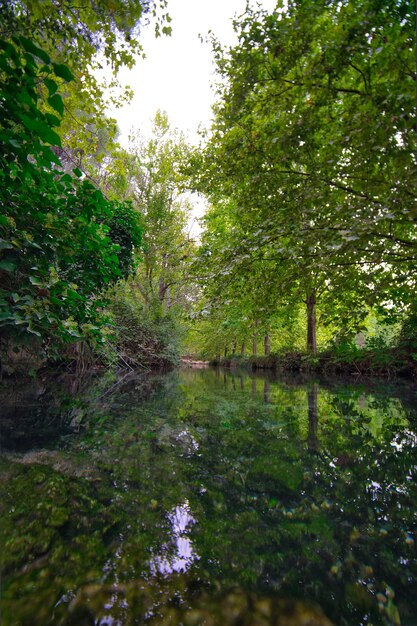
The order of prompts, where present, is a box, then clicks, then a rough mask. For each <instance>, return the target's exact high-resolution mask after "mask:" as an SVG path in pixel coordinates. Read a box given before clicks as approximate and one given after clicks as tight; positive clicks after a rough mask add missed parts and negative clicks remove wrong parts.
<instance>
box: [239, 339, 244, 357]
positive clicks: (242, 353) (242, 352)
mask: <svg viewBox="0 0 417 626" xmlns="http://www.w3.org/2000/svg"><path fill="white" fill-rule="evenodd" d="M240 354H241V355H242V356H243V355H244V354H245V342H244V341H242V347H241V348H240Z"/></svg>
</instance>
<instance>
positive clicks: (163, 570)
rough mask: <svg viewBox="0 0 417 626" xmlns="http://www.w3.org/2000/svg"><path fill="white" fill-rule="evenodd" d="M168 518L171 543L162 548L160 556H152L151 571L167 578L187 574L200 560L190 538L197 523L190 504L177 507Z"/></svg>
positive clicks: (185, 503) (159, 550)
mask: <svg viewBox="0 0 417 626" xmlns="http://www.w3.org/2000/svg"><path fill="white" fill-rule="evenodd" d="M167 517H168V519H169V521H170V524H171V533H170V542H169V543H165V544H163V545H162V546H160V547H159V548H158V552H159V554H155V555H154V556H152V559H151V561H150V570H151V573H152V574H153V575H156V574H162V575H164V576H167V575H168V574H172V573H174V572H177V573H179V572H186V571H187V570H188V569H189V568H190V566H191V565H192V564H193V562H194V561H196V560H198V558H199V557H198V555H197V554H196V552H195V551H194V548H193V545H192V542H191V539H190V538H189V536H188V534H189V532H190V529H191V527H192V526H193V524H195V522H196V520H195V519H194V518H193V516H192V515H191V511H190V506H189V503H188V502H187V501H185V502H184V503H183V504H180V505H178V506H176V507H175V509H174V510H173V511H172V512H171V513H168V515H167ZM151 551H153V550H151Z"/></svg>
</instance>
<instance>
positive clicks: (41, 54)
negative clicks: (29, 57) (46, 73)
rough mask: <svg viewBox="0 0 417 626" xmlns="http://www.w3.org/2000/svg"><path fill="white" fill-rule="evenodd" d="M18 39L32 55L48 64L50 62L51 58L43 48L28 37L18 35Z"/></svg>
mask: <svg viewBox="0 0 417 626" xmlns="http://www.w3.org/2000/svg"><path fill="white" fill-rule="evenodd" d="M19 41H20V43H21V44H22V46H23V47H24V49H25V50H26V51H27V52H30V53H31V54H33V55H34V56H36V57H38V58H39V59H41V60H42V61H43V62H44V63H48V64H49V63H50V62H51V58H50V56H49V55H48V54H46V52H45V50H42V48H39V47H38V46H36V45H35V44H34V43H33V41H31V40H30V39H26V37H19Z"/></svg>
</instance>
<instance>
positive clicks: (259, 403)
mask: <svg viewBox="0 0 417 626" xmlns="http://www.w3.org/2000/svg"><path fill="white" fill-rule="evenodd" d="M77 389H78V391H77ZM74 390H75V391H74ZM22 398H23V396H22ZM59 399H61V400H59ZM415 399H416V392H415V389H414V388H412V387H411V386H406V387H404V386H403V387H401V386H391V387H390V388H388V385H384V386H383V388H382V389H381V388H380V386H379V385H378V384H377V383H374V384H372V385H371V386H369V387H367V386H366V385H364V384H361V385H358V384H356V385H353V384H349V383H346V382H340V381H339V382H336V381H317V380H316V381H311V380H307V379H302V378H300V377H298V378H286V379H281V380H277V379H274V377H273V376H271V375H265V376H258V375H256V374H253V373H251V374H250V375H245V374H244V373H240V372H229V371H213V370H204V371H202V370H198V371H194V370H191V369H188V370H186V371H183V372H180V373H176V372H174V373H171V374H170V375H168V376H165V377H153V379H150V380H149V379H146V378H142V377H138V376H137V377H135V376H128V377H126V378H125V379H123V380H121V381H119V380H115V379H114V378H113V379H106V380H100V379H99V380H94V384H93V385H91V386H90V385H88V384H87V383H86V384H85V385H84V386H78V387H77V386H71V385H65V386H63V388H62V389H61V390H60V389H59V388H58V389H57V388H56V387H54V388H53V389H50V388H48V387H47V386H46V385H43V386H42V392H41V393H38V392H36V393H35V394H33V396H31V399H30V402H29V401H28V396H27V395H25V396H24V403H25V404H23V400H22V404H21V405H20V406H19V410H18V412H17V413H16V412H14V413H13V419H11V417H10V416H11V411H10V410H9V409H8V410H7V411H6V413H5V415H7V420H6V421H7V424H6V426H7V427H6V428H5V429H4V434H3V439H2V442H3V448H2V452H1V453H0V475H1V478H2V484H3V489H2V494H1V502H2V507H3V508H2V510H1V512H0V515H1V519H0V541H1V546H2V556H3V562H4V566H3V569H4V573H3V582H2V611H3V615H2V618H3V620H4V624H5V625H8V624H13V625H14V624H19V625H20V624H22V626H23V625H26V624H31V626H36V625H37V624H39V625H42V626H44V624H47V623H54V624H57V625H60V624H63V625H67V624H76V625H77V626H82V625H83V624H91V623H94V624H97V625H99V624H100V625H106V624H109V625H112V626H119V625H123V626H124V625H130V624H135V623H152V624H161V623H172V624H181V623H188V622H189V620H188V617H187V619H185V617H184V615H185V613H186V612H187V611H188V610H190V611H191V610H192V611H195V613H193V615H194V617H195V619H197V618H198V619H199V620H200V621H197V623H202V624H203V623H213V624H222V626H223V625H224V626H227V625H228V624H232V623H235V622H236V620H239V619H240V620H241V623H242V624H246V623H251V622H250V620H252V622H253V623H256V624H269V623H271V622H270V620H269V618H267V617H265V615H266V613H265V611H270V614H271V615H275V614H278V613H277V611H278V612H279V611H281V610H283V609H282V606H281V605H279V602H280V601H281V600H282V599H283V598H284V599H285V600H286V601H287V600H288V601H290V602H291V603H292V604H291V606H292V609H291V610H293V611H295V610H296V609H297V611H298V610H300V611H304V609H305V606H304V604H303V602H305V601H306V600H307V601H308V602H309V603H312V604H313V605H314V606H315V607H317V606H319V607H321V609H320V611H321V613H320V611H319V613H320V617H319V618H317V619H318V621H316V623H318V624H329V621H328V620H327V619H326V618H325V617H324V615H323V612H324V613H325V614H326V615H327V616H328V617H329V618H331V619H332V620H333V622H334V623H337V624H341V625H343V626H346V625H347V624H367V623H368V624H369V623H372V624H382V625H384V626H386V625H388V624H396V623H398V620H399V619H400V620H401V623H404V624H407V623H408V624H410V623H417V606H416V604H417V603H416V600H415V589H416V587H417V559H416V543H415V541H416V532H417V520H416V502H417V446H416V443H417V417H416V402H415ZM60 402H61V404H60ZM12 405H13V402H12V400H11V399H10V398H9V399H8V403H7V406H8V407H10V406H12ZM29 405H30V406H29ZM19 416H21V417H22V421H20V417H19ZM37 416H42V420H41V421H40V422H37V419H38V417H37ZM75 418H76V424H75V422H74V424H73V421H74V419H75ZM13 422H14V423H15V426H13ZM71 424H73V427H72V426H71ZM28 425H29V426H30V428H29V429H26V426H28ZM65 425H67V426H68V427H67V428H66V427H65ZM23 426H24V427H25V428H24V427H23ZM43 426H45V431H44V435H45V436H44V435H42V436H41V435H40V434H39V433H37V434H36V432H35V431H36V428H38V430H42V428H43ZM46 426H47V428H46ZM31 429H32V430H31ZM32 433H33V437H32ZM33 448H34V449H33ZM300 602H301V604H299V603H300ZM276 603H278V604H276ZM227 607H229V608H230V607H233V611H234V613H233V611H231V613H230V614H229V613H228V612H227V611H228V609H227ZM262 607H263V608H262ZM280 607H281V608H280ZM287 608H288V607H287ZM262 611H264V613H262ZM232 613H233V614H234V615H235V616H236V615H237V616H239V617H236V619H235V618H232V617H230V615H231V614H232ZM294 614H295V613H294ZM262 615H263V616H264V617H262ZM16 616H17V617H16ZM213 616H214V617H213ZM190 619H191V617H190ZM294 619H295V618H294ZM164 620H165V621H164ZM170 620H171V621H170ZM187 620H188V621H187ZM210 620H211V622H210ZM233 620H235V621H233ZM245 620H246V621H245ZM300 620H301V618H300ZM300 620H299V621H298V623H300ZM289 623H291V624H297V621H292V622H289Z"/></svg>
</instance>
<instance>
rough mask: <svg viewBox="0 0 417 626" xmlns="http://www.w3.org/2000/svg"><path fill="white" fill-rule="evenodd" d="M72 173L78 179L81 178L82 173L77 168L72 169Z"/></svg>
mask: <svg viewBox="0 0 417 626" xmlns="http://www.w3.org/2000/svg"><path fill="white" fill-rule="evenodd" d="M72 171H73V172H74V174H75V175H76V176H78V178H81V176H82V175H83V173H82V171H81V170H80V169H79V168H78V167H76V168H74V169H73V170H72Z"/></svg>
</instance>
